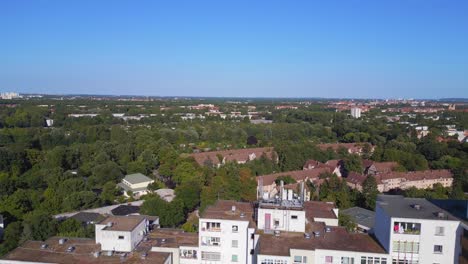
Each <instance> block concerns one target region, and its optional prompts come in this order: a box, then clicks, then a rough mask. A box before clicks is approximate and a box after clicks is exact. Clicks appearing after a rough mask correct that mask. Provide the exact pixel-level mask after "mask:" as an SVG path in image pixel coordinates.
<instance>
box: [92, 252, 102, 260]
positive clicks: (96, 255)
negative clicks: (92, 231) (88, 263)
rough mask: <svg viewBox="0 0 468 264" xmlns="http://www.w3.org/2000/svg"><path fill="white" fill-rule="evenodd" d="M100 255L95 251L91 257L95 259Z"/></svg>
mask: <svg viewBox="0 0 468 264" xmlns="http://www.w3.org/2000/svg"><path fill="white" fill-rule="evenodd" d="M100 255H101V252H99V251H96V252H94V253H93V256H94V257H95V258H99V256H100Z"/></svg>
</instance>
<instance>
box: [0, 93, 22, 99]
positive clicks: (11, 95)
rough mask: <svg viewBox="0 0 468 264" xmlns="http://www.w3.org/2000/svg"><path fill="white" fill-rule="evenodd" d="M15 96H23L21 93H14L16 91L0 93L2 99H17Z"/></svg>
mask: <svg viewBox="0 0 468 264" xmlns="http://www.w3.org/2000/svg"><path fill="white" fill-rule="evenodd" d="M15 98H21V96H20V95H19V93H14V92H5V93H1V94H0V99H8V100H11V99H15Z"/></svg>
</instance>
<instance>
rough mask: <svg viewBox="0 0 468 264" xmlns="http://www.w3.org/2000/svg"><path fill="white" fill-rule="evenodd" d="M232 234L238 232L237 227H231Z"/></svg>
mask: <svg viewBox="0 0 468 264" xmlns="http://www.w3.org/2000/svg"><path fill="white" fill-rule="evenodd" d="M232 232H233V233H237V232H239V226H236V225H233V226H232Z"/></svg>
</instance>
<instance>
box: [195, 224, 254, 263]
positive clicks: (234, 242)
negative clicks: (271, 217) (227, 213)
mask: <svg viewBox="0 0 468 264" xmlns="http://www.w3.org/2000/svg"><path fill="white" fill-rule="evenodd" d="M199 226H200V230H199V250H200V253H199V254H200V255H199V258H200V262H199V263H202V264H205V263H206V264H208V263H247V264H250V263H252V255H250V251H251V250H252V249H254V239H253V233H254V232H255V230H254V229H253V228H249V221H248V220H246V221H239V220H226V219H207V218H201V219H200V225H199Z"/></svg>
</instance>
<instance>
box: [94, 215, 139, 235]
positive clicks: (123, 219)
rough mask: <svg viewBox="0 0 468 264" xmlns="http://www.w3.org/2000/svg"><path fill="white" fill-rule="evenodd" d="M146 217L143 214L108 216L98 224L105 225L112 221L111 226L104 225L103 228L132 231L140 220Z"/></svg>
mask: <svg viewBox="0 0 468 264" xmlns="http://www.w3.org/2000/svg"><path fill="white" fill-rule="evenodd" d="M145 219H147V217H146V216H144V215H127V216H116V215H112V216H108V217H106V218H105V219H104V220H102V221H101V222H99V224H100V225H107V224H108V223H112V225H111V226H106V227H104V228H103V230H109V231H128V232H129V231H132V230H134V229H135V228H136V227H137V226H138V225H139V224H140V223H141V222H142V221H144V220H145Z"/></svg>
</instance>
